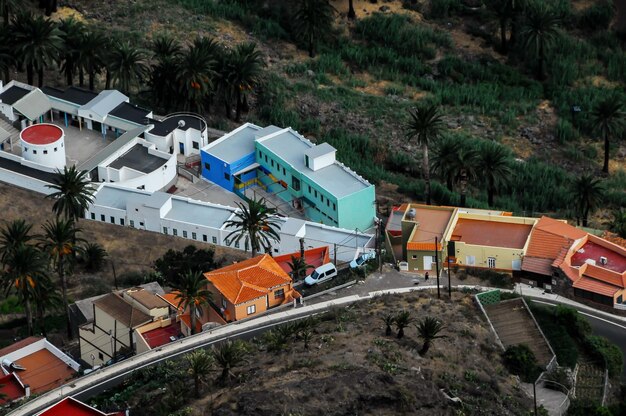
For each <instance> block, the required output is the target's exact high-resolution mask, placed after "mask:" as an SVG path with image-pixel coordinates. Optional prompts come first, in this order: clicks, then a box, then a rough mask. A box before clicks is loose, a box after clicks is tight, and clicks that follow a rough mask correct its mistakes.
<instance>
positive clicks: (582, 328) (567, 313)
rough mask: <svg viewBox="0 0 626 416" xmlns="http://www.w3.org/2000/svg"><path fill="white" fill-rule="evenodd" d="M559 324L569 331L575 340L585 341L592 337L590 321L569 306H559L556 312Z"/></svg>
mask: <svg viewBox="0 0 626 416" xmlns="http://www.w3.org/2000/svg"><path fill="white" fill-rule="evenodd" d="M554 315H555V317H556V319H557V322H558V323H559V324H561V325H563V326H565V328H566V329H567V332H568V333H569V334H570V335H571V336H572V337H573V338H575V339H578V340H580V341H582V340H584V339H585V338H586V337H587V336H589V335H591V325H590V324H589V321H587V319H586V318H585V317H584V316H582V315H581V314H579V313H578V311H577V310H576V309H574V308H571V307H569V306H563V305H558V306H557V307H556V309H555V310H554Z"/></svg>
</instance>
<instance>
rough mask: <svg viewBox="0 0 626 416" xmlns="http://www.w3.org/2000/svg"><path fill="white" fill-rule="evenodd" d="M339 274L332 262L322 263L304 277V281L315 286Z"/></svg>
mask: <svg viewBox="0 0 626 416" xmlns="http://www.w3.org/2000/svg"><path fill="white" fill-rule="evenodd" d="M335 276H337V268H336V267H335V265H334V264H332V263H326V264H324V265H321V266H320V267H318V268H317V269H315V270H314V271H313V273H311V274H310V275H308V276H307V277H306V278H305V279H304V283H305V284H307V285H308V286H313V285H316V284H318V283H322V282H325V281H327V280H330V279H332V278H333V277H335Z"/></svg>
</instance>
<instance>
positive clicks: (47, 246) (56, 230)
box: [40, 216, 84, 339]
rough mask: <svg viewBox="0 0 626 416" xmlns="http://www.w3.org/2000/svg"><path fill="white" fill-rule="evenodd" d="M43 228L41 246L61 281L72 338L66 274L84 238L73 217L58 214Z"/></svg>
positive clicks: (68, 326)
mask: <svg viewBox="0 0 626 416" xmlns="http://www.w3.org/2000/svg"><path fill="white" fill-rule="evenodd" d="M42 228H43V231H44V233H43V235H42V236H40V246H41V249H42V251H43V252H44V253H48V255H49V256H50V260H51V261H52V264H53V266H54V268H55V269H56V272H57V275H58V276H59V280H60V281H61V293H62V296H63V306H64V308H65V314H66V318H67V336H68V337H69V338H70V339H71V338H72V336H73V334H72V324H71V319H70V305H69V301H68V299H67V279H66V275H65V274H66V271H67V269H68V268H69V269H71V264H69V263H68V261H69V262H71V261H72V260H73V259H74V253H75V251H76V250H77V248H78V246H77V243H78V242H81V241H84V240H83V239H82V238H77V237H76V235H77V233H79V232H80V229H79V228H76V227H75V226H74V221H73V220H72V219H67V220H65V219H61V218H60V217H58V216H57V217H56V218H55V219H54V220H49V221H47V222H46V223H45V224H43V225H42ZM68 266H70V267H68Z"/></svg>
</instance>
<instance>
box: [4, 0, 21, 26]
mask: <svg viewBox="0 0 626 416" xmlns="http://www.w3.org/2000/svg"><path fill="white" fill-rule="evenodd" d="M17 6H18V4H17V0H0V13H2V20H3V21H4V26H5V27H6V26H9V18H10V17H11V15H12V14H13V13H15V11H16V10H17Z"/></svg>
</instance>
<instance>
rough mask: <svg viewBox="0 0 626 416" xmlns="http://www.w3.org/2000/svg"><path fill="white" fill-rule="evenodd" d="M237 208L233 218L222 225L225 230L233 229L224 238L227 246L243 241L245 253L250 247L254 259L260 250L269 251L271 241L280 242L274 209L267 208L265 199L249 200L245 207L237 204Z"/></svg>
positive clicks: (278, 223)
mask: <svg viewBox="0 0 626 416" xmlns="http://www.w3.org/2000/svg"><path fill="white" fill-rule="evenodd" d="M237 207H238V208H239V209H238V210H237V211H235V218H234V219H232V220H228V221H226V222H225V223H224V225H225V226H226V228H234V231H231V232H230V233H229V234H228V235H227V236H226V241H227V242H228V244H229V245H230V243H233V242H234V243H235V244H239V242H240V241H241V240H244V244H245V249H246V251H247V250H248V247H250V249H251V253H252V257H256V254H257V253H258V252H259V251H260V250H261V249H264V250H269V249H270V247H271V246H272V240H274V241H280V235H278V230H279V229H280V228H279V227H280V222H279V221H278V218H277V217H276V209H275V208H269V207H267V206H266V205H265V198H261V199H260V200H258V201H257V200H256V199H253V200H250V201H249V202H248V206H247V207H246V206H245V205H244V204H242V203H239V202H238V203H237Z"/></svg>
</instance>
